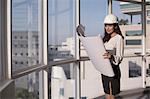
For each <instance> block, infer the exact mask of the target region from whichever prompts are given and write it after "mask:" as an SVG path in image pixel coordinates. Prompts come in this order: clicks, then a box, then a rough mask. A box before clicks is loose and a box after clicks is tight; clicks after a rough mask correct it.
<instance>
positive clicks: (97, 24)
mask: <svg viewBox="0 0 150 99" xmlns="http://www.w3.org/2000/svg"><path fill="white" fill-rule="evenodd" d="M113 13H114V14H115V15H117V16H118V17H120V16H121V11H120V6H119V2H116V1H115V2H113ZM106 15H107V0H81V23H82V24H83V25H85V27H86V33H87V35H98V34H103V20H104V18H105V16H106Z"/></svg>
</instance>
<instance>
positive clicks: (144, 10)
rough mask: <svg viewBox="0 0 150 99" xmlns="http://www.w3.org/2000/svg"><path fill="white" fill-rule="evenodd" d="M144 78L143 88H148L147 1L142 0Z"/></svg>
mask: <svg viewBox="0 0 150 99" xmlns="http://www.w3.org/2000/svg"><path fill="white" fill-rule="evenodd" d="M142 32H143V35H142V41H143V42H142V45H143V46H142V63H143V66H142V77H143V88H145V87H146V4H145V0H142Z"/></svg>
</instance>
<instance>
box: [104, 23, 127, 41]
mask: <svg viewBox="0 0 150 99" xmlns="http://www.w3.org/2000/svg"><path fill="white" fill-rule="evenodd" d="M113 25H114V27H115V28H114V32H116V33H117V34H119V35H120V36H121V37H122V38H123V39H124V37H123V35H122V33H121V30H120V27H119V25H118V23H115V24H113ZM104 30H105V34H104V37H103V42H104V43H105V42H108V41H109V40H110V38H111V36H110V34H108V33H107V32H106V29H104Z"/></svg>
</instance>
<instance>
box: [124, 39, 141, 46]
mask: <svg viewBox="0 0 150 99" xmlns="http://www.w3.org/2000/svg"><path fill="white" fill-rule="evenodd" d="M141 44H142V40H126V45H141Z"/></svg>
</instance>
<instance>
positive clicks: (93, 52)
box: [79, 36, 114, 77]
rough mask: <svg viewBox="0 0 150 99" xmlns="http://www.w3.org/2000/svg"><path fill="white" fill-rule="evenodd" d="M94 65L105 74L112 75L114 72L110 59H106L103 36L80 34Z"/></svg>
mask: <svg viewBox="0 0 150 99" xmlns="http://www.w3.org/2000/svg"><path fill="white" fill-rule="evenodd" d="M79 39H80V40H81V42H82V44H83V46H84V48H85V49H86V52H87V54H88V56H89V58H90V60H91V62H92V63H93V65H94V67H95V68H96V69H97V70H98V71H99V72H100V73H101V74H103V75H105V76H109V77H112V76H114V72H113V69H112V66H111V64H110V61H109V59H104V57H103V54H104V53H106V50H105V47H104V44H103V41H102V38H101V36H90V37H83V36H79Z"/></svg>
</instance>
